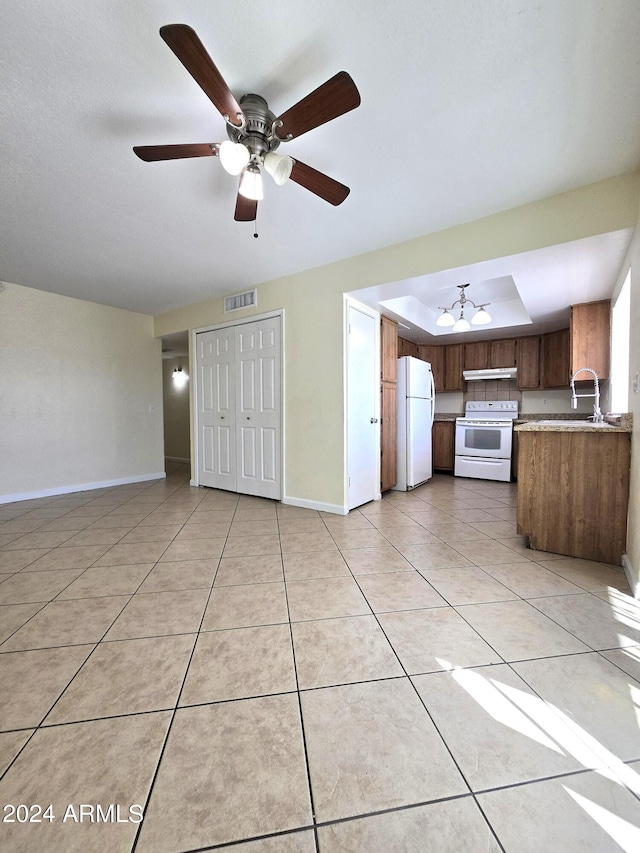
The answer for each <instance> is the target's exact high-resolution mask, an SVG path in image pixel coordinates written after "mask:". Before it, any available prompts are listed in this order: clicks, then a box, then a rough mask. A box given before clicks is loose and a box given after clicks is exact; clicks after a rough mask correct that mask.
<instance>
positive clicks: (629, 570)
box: [622, 554, 640, 599]
mask: <svg viewBox="0 0 640 853" xmlns="http://www.w3.org/2000/svg"><path fill="white" fill-rule="evenodd" d="M622 568H623V569H624V573H625V575H626V577H627V581H628V582H629V586H630V587H631V595H632V596H633V597H634V598H638V599H640V580H639V579H638V578H639V577H640V575H638V572H636V571H634V568H633V566H632V565H631V560H630V559H629V557H628V556H627V555H626V554H623V555H622Z"/></svg>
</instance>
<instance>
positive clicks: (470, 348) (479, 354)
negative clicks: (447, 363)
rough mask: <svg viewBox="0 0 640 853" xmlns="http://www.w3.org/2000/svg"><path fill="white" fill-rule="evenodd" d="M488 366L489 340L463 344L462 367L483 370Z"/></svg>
mask: <svg viewBox="0 0 640 853" xmlns="http://www.w3.org/2000/svg"><path fill="white" fill-rule="evenodd" d="M487 367H489V341H476V342H475V343H472V344H465V345H464V369H465V370H484V369H485V368H487Z"/></svg>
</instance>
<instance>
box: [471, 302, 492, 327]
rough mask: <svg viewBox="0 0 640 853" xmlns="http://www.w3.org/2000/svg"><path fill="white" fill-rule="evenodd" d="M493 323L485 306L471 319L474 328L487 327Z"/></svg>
mask: <svg viewBox="0 0 640 853" xmlns="http://www.w3.org/2000/svg"><path fill="white" fill-rule="evenodd" d="M490 322H491V315H490V314H489V312H488V311H487V310H486V308H485V307H484V305H481V306H480V307H479V308H478V310H477V311H476V313H475V314H474V315H473V317H472V318H471V323H472V324H473V325H474V326H486V324H487V323H490Z"/></svg>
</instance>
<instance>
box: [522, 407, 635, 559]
mask: <svg viewBox="0 0 640 853" xmlns="http://www.w3.org/2000/svg"><path fill="white" fill-rule="evenodd" d="M515 429H516V433H517V435H518V444H519V454H518V455H519V461H518V513H517V524H518V533H519V534H520V535H521V536H527V537H529V544H530V546H531V547H532V548H535V549H536V550H540V551H550V552H553V553H556V554H566V555H568V556H572V557H582V558H584V559H588V560H597V561H599V562H604V563H612V564H614V565H618V566H619V565H621V563H622V555H623V553H624V550H625V541H626V530H627V506H628V500H629V465H630V456H631V416H628V415H627V416H622V418H621V419H620V421H619V422H618V423H604V424H593V423H590V422H588V421H573V422H572V421H569V420H562V421H561V420H557V421H555V422H553V421H532V422H529V423H526V424H521V425H520V426H516V428H515Z"/></svg>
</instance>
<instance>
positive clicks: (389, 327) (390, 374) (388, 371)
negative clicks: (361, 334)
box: [380, 316, 398, 382]
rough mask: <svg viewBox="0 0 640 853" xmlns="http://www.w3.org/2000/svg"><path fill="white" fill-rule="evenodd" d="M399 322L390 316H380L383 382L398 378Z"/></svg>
mask: <svg viewBox="0 0 640 853" xmlns="http://www.w3.org/2000/svg"><path fill="white" fill-rule="evenodd" d="M397 365H398V324H397V323H396V322H395V320H390V319H389V318H388V317H384V316H383V317H381V318H380V378H381V379H382V381H383V382H397V380H398V367H397Z"/></svg>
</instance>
